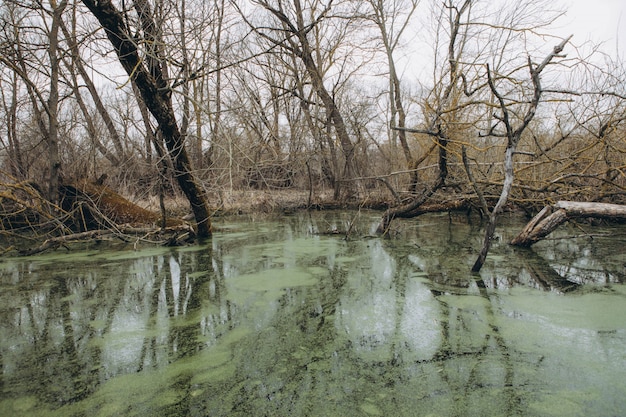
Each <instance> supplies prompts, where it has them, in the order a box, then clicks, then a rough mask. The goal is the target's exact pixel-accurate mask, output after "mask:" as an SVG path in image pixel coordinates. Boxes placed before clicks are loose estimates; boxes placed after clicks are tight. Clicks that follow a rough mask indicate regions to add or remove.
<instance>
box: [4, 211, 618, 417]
mask: <svg viewBox="0 0 626 417" xmlns="http://www.w3.org/2000/svg"><path fill="white" fill-rule="evenodd" d="M379 216H380V214H379V213H373V212H363V213H355V212H347V213H340V212H325V213H311V214H307V213H302V214H298V215H294V216H288V217H285V218H281V219H276V220H262V221H253V220H250V219H247V220H245V221H244V220H224V221H222V222H221V223H220V222H218V224H217V226H218V228H220V231H219V232H218V233H216V234H215V236H214V238H213V239H212V240H211V241H210V242H207V244H205V245H202V246H193V247H184V248H179V249H167V248H149V249H145V250H139V251H133V250H124V251H119V250H117V251H114V250H111V249H106V248H104V247H102V248H99V247H98V246H93V247H92V248H90V249H89V250H86V251H81V252H70V253H65V252H62V251H58V252H54V253H49V254H44V255H42V256H36V257H30V258H11V259H8V258H5V259H2V260H1V262H0V355H1V356H0V364H1V367H2V368H1V374H0V416H38V415H39V416H90V417H91V416H512V415H524V416H565V415H567V416H594V415H595V416H618V415H624V414H625V413H626V285H625V284H624V283H625V280H626V227H625V226H618V227H614V228H600V227H591V226H588V225H583V226H582V228H584V229H585V230H587V231H588V232H589V233H594V234H597V235H599V234H603V235H604V236H596V237H594V238H592V237H589V236H586V237H580V236H579V237H577V238H572V237H571V236H570V235H581V234H583V232H582V231H581V229H580V228H577V227H573V226H562V228H561V229H560V230H559V231H558V232H557V233H555V237H563V238H562V239H554V240H546V241H542V242H540V243H538V244H536V245H535V246H534V247H533V248H532V249H529V250H520V249H515V248H512V247H510V246H509V245H508V244H507V242H508V241H509V240H510V239H511V238H512V237H513V236H514V235H515V234H516V233H517V232H518V231H519V230H521V227H522V226H523V219H503V220H502V221H501V223H500V225H499V229H498V232H499V240H498V241H496V242H495V243H494V245H493V246H492V251H491V253H490V255H489V257H488V258H487V262H486V264H485V266H484V267H483V270H482V271H481V273H480V275H472V274H470V272H469V270H470V268H471V266H472V264H473V262H474V260H475V257H476V254H477V252H478V248H479V246H480V244H481V241H482V233H483V229H482V228H481V226H480V224H479V222H478V221H477V220H476V219H472V220H473V221H469V220H468V218H467V217H465V216H460V215H452V216H448V215H425V216H421V217H419V218H416V219H412V220H397V221H395V222H394V223H393V228H394V233H392V235H393V236H392V237H390V238H387V239H380V238H376V237H372V236H370V234H371V231H372V229H373V228H375V226H376V223H377V221H378V219H379ZM347 229H349V230H350V235H349V237H348V238H347V239H345V234H341V233H337V234H325V233H319V232H325V231H328V230H337V231H339V232H341V231H345V230H347ZM566 235H567V236H568V237H567V238H565V236H566Z"/></svg>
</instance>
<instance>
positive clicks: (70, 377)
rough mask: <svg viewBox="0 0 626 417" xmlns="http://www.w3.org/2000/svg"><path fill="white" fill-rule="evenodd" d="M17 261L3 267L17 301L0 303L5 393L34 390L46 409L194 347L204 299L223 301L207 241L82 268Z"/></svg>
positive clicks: (215, 261)
mask: <svg viewBox="0 0 626 417" xmlns="http://www.w3.org/2000/svg"><path fill="white" fill-rule="evenodd" d="M21 265H23V266H21V267H19V269H18V271H17V274H16V271H12V272H11V275H13V276H12V277H11V279H12V280H13V281H14V282H16V285H17V286H18V287H19V294H20V295H21V298H20V300H19V301H17V300H15V299H12V300H4V301H6V302H5V303H4V305H5V306H11V308H3V309H2V310H0V312H1V314H2V317H1V318H0V321H1V323H2V324H0V327H1V328H2V334H3V339H4V340H3V344H2V350H1V351H0V352H1V356H0V359H1V360H2V369H3V370H4V376H3V378H2V382H3V385H4V387H3V390H4V391H3V392H5V393H10V392H13V393H14V394H15V395H16V396H20V395H23V393H30V394H29V395H32V393H36V395H37V396H38V397H39V398H40V399H41V400H42V401H44V402H47V403H49V404H51V405H53V406H56V405H62V404H64V403H69V402H74V401H78V400H81V399H83V398H85V397H86V396H88V395H89V394H91V393H92V392H93V391H94V390H95V389H96V387H97V386H98V385H99V384H100V383H102V382H104V381H106V380H107V379H109V378H112V377H114V376H117V375H119V374H123V373H129V372H130V373H132V372H137V371H142V370H144V369H146V368H159V367H162V366H165V365H167V364H169V363H170V362H171V361H173V360H176V359H177V358H180V357H183V356H187V355H190V354H193V353H194V352H196V351H198V350H199V349H201V348H202V346H201V344H200V343H199V342H198V335H199V334H200V331H201V328H200V326H199V324H198V321H197V320H196V319H197V315H198V310H199V309H201V307H202V303H203V302H204V300H210V302H215V303H217V304H218V305H219V304H222V305H224V304H226V301H225V300H222V297H221V291H222V288H223V283H222V282H221V278H220V273H219V267H220V266H219V259H214V257H213V251H212V249H211V248H207V250H206V251H204V252H195V253H194V252H191V253H188V252H179V253H176V252H172V253H171V254H166V255H159V256H154V257H147V258H140V259H137V260H134V261H115V264H113V263H112V262H111V263H107V264H105V265H99V264H98V262H93V263H91V264H89V263H88V264H87V265H86V267H87V268H90V271H85V270H82V269H79V268H76V269H73V270H70V271H65V272H64V273H58V272H54V273H53V274H49V271H48V270H47V268H46V267H45V266H43V267H40V268H37V267H35V268H34V269H33V270H30V268H31V267H30V266H28V260H25V262H24V263H23V264H21ZM214 269H217V270H218V271H215V270H214ZM55 270H56V269H55ZM129 270H131V271H132V273H131V274H130V275H129V273H128V271H129ZM70 274H72V275H70ZM5 279H6V276H3V280H5ZM14 294H15V293H13V292H12V296H14ZM226 308H228V307H226ZM189 317H191V319H189ZM219 321H220V322H221V321H222V320H221V319H220V320H219Z"/></svg>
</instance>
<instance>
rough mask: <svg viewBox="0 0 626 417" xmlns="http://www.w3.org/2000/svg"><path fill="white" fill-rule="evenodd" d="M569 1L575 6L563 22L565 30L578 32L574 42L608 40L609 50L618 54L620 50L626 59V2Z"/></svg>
mask: <svg viewBox="0 0 626 417" xmlns="http://www.w3.org/2000/svg"><path fill="white" fill-rule="evenodd" d="M565 4H570V5H571V6H570V7H569V8H568V10H567V13H566V15H565V16H564V17H563V18H562V19H561V20H560V22H561V23H562V24H563V25H564V26H563V30H564V31H566V30H567V31H569V32H570V33H573V34H574V39H573V40H572V41H573V42H574V44H576V45H580V44H582V43H583V42H585V41H588V40H591V41H593V42H596V43H598V42H604V48H603V50H604V51H605V52H607V53H609V54H611V55H612V56H615V55H616V52H617V51H619V56H620V58H622V59H625V58H626V1H624V0H569V1H568V0H565ZM563 36H567V34H566V33H564V34H563Z"/></svg>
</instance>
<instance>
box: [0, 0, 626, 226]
mask: <svg viewBox="0 0 626 417" xmlns="http://www.w3.org/2000/svg"><path fill="white" fill-rule="evenodd" d="M567 11H568V5H566V4H562V5H559V4H557V3H556V2H553V1H542V0H540V1H536V0H521V1H497V2H493V1H480V0H445V1H434V0H421V1H420V0H394V1H382V0H335V1H333V0H325V1H321V0H290V1H287V0H273V1H269V0H268V1H265V0H263V1H261V0H248V1H234V0H231V1H227V0H211V1H204V0H179V1H167V0H126V1H124V0H120V1H93V0H84V1H71V0H49V1H20V0H5V1H3V2H2V3H1V4H0V71H1V72H2V75H1V76H0V100H1V101H0V118H1V120H2V123H0V191H1V195H0V198H1V199H0V206H1V207H0V208H1V209H2V212H3V230H4V231H10V232H13V231H15V230H16V229H17V227H15V226H16V225H18V224H19V225H20V227H21V226H23V224H26V225H27V226H28V227H30V229H32V225H33V224H35V223H37V227H40V226H41V224H42V219H43V220H45V221H47V222H48V226H49V229H50V230H56V231H57V232H58V231H62V230H63V228H64V226H63V225H67V223H66V222H64V221H62V222H59V220H58V219H59V216H58V213H63V216H66V217H67V218H73V219H74V221H75V222H76V217H77V216H78V217H83V223H84V222H85V220H84V216H85V212H84V211H83V210H79V209H77V206H76V204H75V203H76V201H75V200H72V204H71V205H67V204H63V202H64V201H65V200H64V199H67V198H68V197H67V196H68V194H72V193H73V194H72V195H73V196H74V198H75V197H76V195H77V193H82V194H81V195H87V196H89V197H91V198H94V193H93V192H92V193H89V192H88V190H87V189H86V187H87V181H86V180H88V182H89V184H90V185H89V186H90V187H91V186H93V187H97V186H103V185H106V186H107V187H108V189H110V190H115V191H117V192H118V193H120V194H121V195H123V196H124V197H126V198H127V199H128V200H130V201H133V202H137V203H138V204H139V205H140V206H142V207H145V208H148V209H150V210H159V209H160V210H161V211H162V212H163V213H165V211H166V209H167V210H169V211H175V212H177V213H180V214H181V215H182V214H184V213H185V212H187V210H189V208H191V211H192V213H193V215H194V216H195V218H196V220H198V222H197V225H198V227H199V234H201V235H203V234H204V235H209V234H210V230H211V229H210V220H209V218H210V217H211V216H212V215H214V214H215V213H216V212H218V211H220V210H222V211H238V212H241V211H253V210H272V209H276V208H280V209H289V208H292V207H311V206H327V205H341V204H344V205H345V204H352V205H355V206H371V207H379V208H381V207H382V208H386V209H387V211H386V213H385V215H383V220H381V226H380V229H381V231H386V230H387V229H388V227H389V223H390V221H391V219H393V217H396V216H400V215H414V214H415V213H417V212H419V210H420V208H423V207H424V205H427V204H431V205H438V206H437V207H439V208H440V209H442V210H447V209H450V208H455V207H476V208H477V209H478V210H480V211H482V213H483V214H489V213H491V214H494V215H495V214H496V213H497V212H500V211H501V210H503V209H504V208H505V207H508V206H512V205H513V206H515V207H517V208H521V209H523V210H525V211H526V212H527V213H528V214H529V215H531V214H534V213H536V212H537V211H538V210H539V209H541V208H542V207H543V206H544V205H546V204H551V203H553V202H555V201H556V200H563V199H565V200H576V201H587V202H610V203H618V204H624V203H625V201H626V171H625V169H626V157H625V155H626V139H625V132H626V127H625V126H626V84H625V82H624V81H625V80H626V71H625V67H624V61H623V57H620V49H619V43H618V42H617V41H619V40H620V38H619V32H618V33H616V34H615V38H616V40H617V41H616V43H615V47H613V44H602V43H595V42H593V41H592V40H590V39H589V38H588V37H582V38H581V39H577V38H576V36H574V37H572V36H570V35H572V33H570V32H568V24H569V23H571V17H570V16H569V15H568V14H567ZM607 26H608V27H610V26H611V25H609V23H607ZM181 201H186V202H185V203H183V204H182V205H181V203H180V202H181ZM44 206H45V207H44ZM181 207H182V209H181ZM25 212H28V213H29V214H26V215H25V214H23V213H25ZM33 213H34V214H33ZM92 214H93V213H92ZM20 215H21V216H22V217H20ZM29 216H31V217H29ZM33 216H34V217H33ZM35 217H36V219H35ZM164 219H165V216H163V222H164V223H165V220H164ZM18 220H20V221H18ZM35 220H37V221H36V222H35ZM493 220H494V222H493V223H494V224H495V217H494V218H493ZM203 225H204V230H203ZM494 227H495V225H494ZM74 229H75V228H74ZM74 229H72V230H73V231H74V232H75V231H76V230H74Z"/></svg>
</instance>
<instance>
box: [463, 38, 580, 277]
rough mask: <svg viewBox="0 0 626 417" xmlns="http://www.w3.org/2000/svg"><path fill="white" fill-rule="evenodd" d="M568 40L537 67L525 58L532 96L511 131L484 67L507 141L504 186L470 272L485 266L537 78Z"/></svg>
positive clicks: (536, 96) (537, 93)
mask: <svg viewBox="0 0 626 417" xmlns="http://www.w3.org/2000/svg"><path fill="white" fill-rule="evenodd" d="M570 39H571V36H570V37H569V38H567V39H564V40H563V41H562V42H561V43H560V44H558V45H557V46H555V47H554V50H553V51H552V52H551V53H550V54H549V55H548V56H547V57H546V58H545V59H544V60H543V62H541V64H539V65H537V66H535V65H534V64H533V63H532V62H531V60H530V58H529V59H528V69H529V70H530V76H531V81H532V83H533V97H532V99H531V101H530V104H529V105H528V108H527V110H526V112H525V114H524V116H523V118H522V120H521V122H520V124H519V126H517V127H515V128H514V127H513V122H512V121H511V117H512V114H511V113H512V112H511V110H510V109H509V106H508V104H507V102H506V100H505V98H504V97H503V96H502V94H501V93H500V92H499V91H498V90H497V88H496V85H495V82H494V79H493V77H492V74H491V71H490V69H489V66H487V81H488V84H489V88H490V89H491V92H492V93H493V95H494V96H495V97H496V99H497V100H498V103H499V106H500V111H501V113H502V114H501V115H500V116H499V117H498V119H499V120H500V121H501V122H502V123H503V124H504V128H505V129H506V131H505V132H506V133H505V134H504V137H505V138H506V139H507V146H506V151H505V154H504V184H503V186H502V191H501V192H500V197H499V198H498V202H497V203H496V205H495V207H494V208H493V210H492V211H491V213H489V217H488V222H487V227H486V229H485V237H484V239H483V246H482V248H481V250H480V252H479V254H478V258H477V259H476V262H474V265H473V266H472V272H479V271H480V269H481V268H482V266H483V264H484V263H485V260H486V259H487V254H488V253H489V249H490V248H491V242H492V240H493V236H494V234H495V230H496V221H497V218H498V214H500V212H501V211H502V209H503V208H504V205H505V204H506V202H507V200H508V198H509V193H510V192H511V188H512V187H513V181H514V176H515V171H514V167H513V163H514V156H515V152H516V150H517V145H518V144H519V142H520V140H521V138H522V133H524V131H525V130H526V128H527V127H528V125H529V124H530V122H531V121H532V120H533V118H534V117H535V113H536V111H537V107H538V106H539V101H540V99H541V94H542V92H543V90H542V88H541V79H540V75H541V72H542V71H543V70H544V69H545V68H546V66H547V65H548V64H549V63H550V62H551V61H552V60H553V59H554V58H555V57H556V56H559V54H560V53H561V52H562V51H563V48H564V47H565V45H566V44H567V42H569V40H570ZM490 133H491V132H490ZM485 210H486V207H485Z"/></svg>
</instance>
